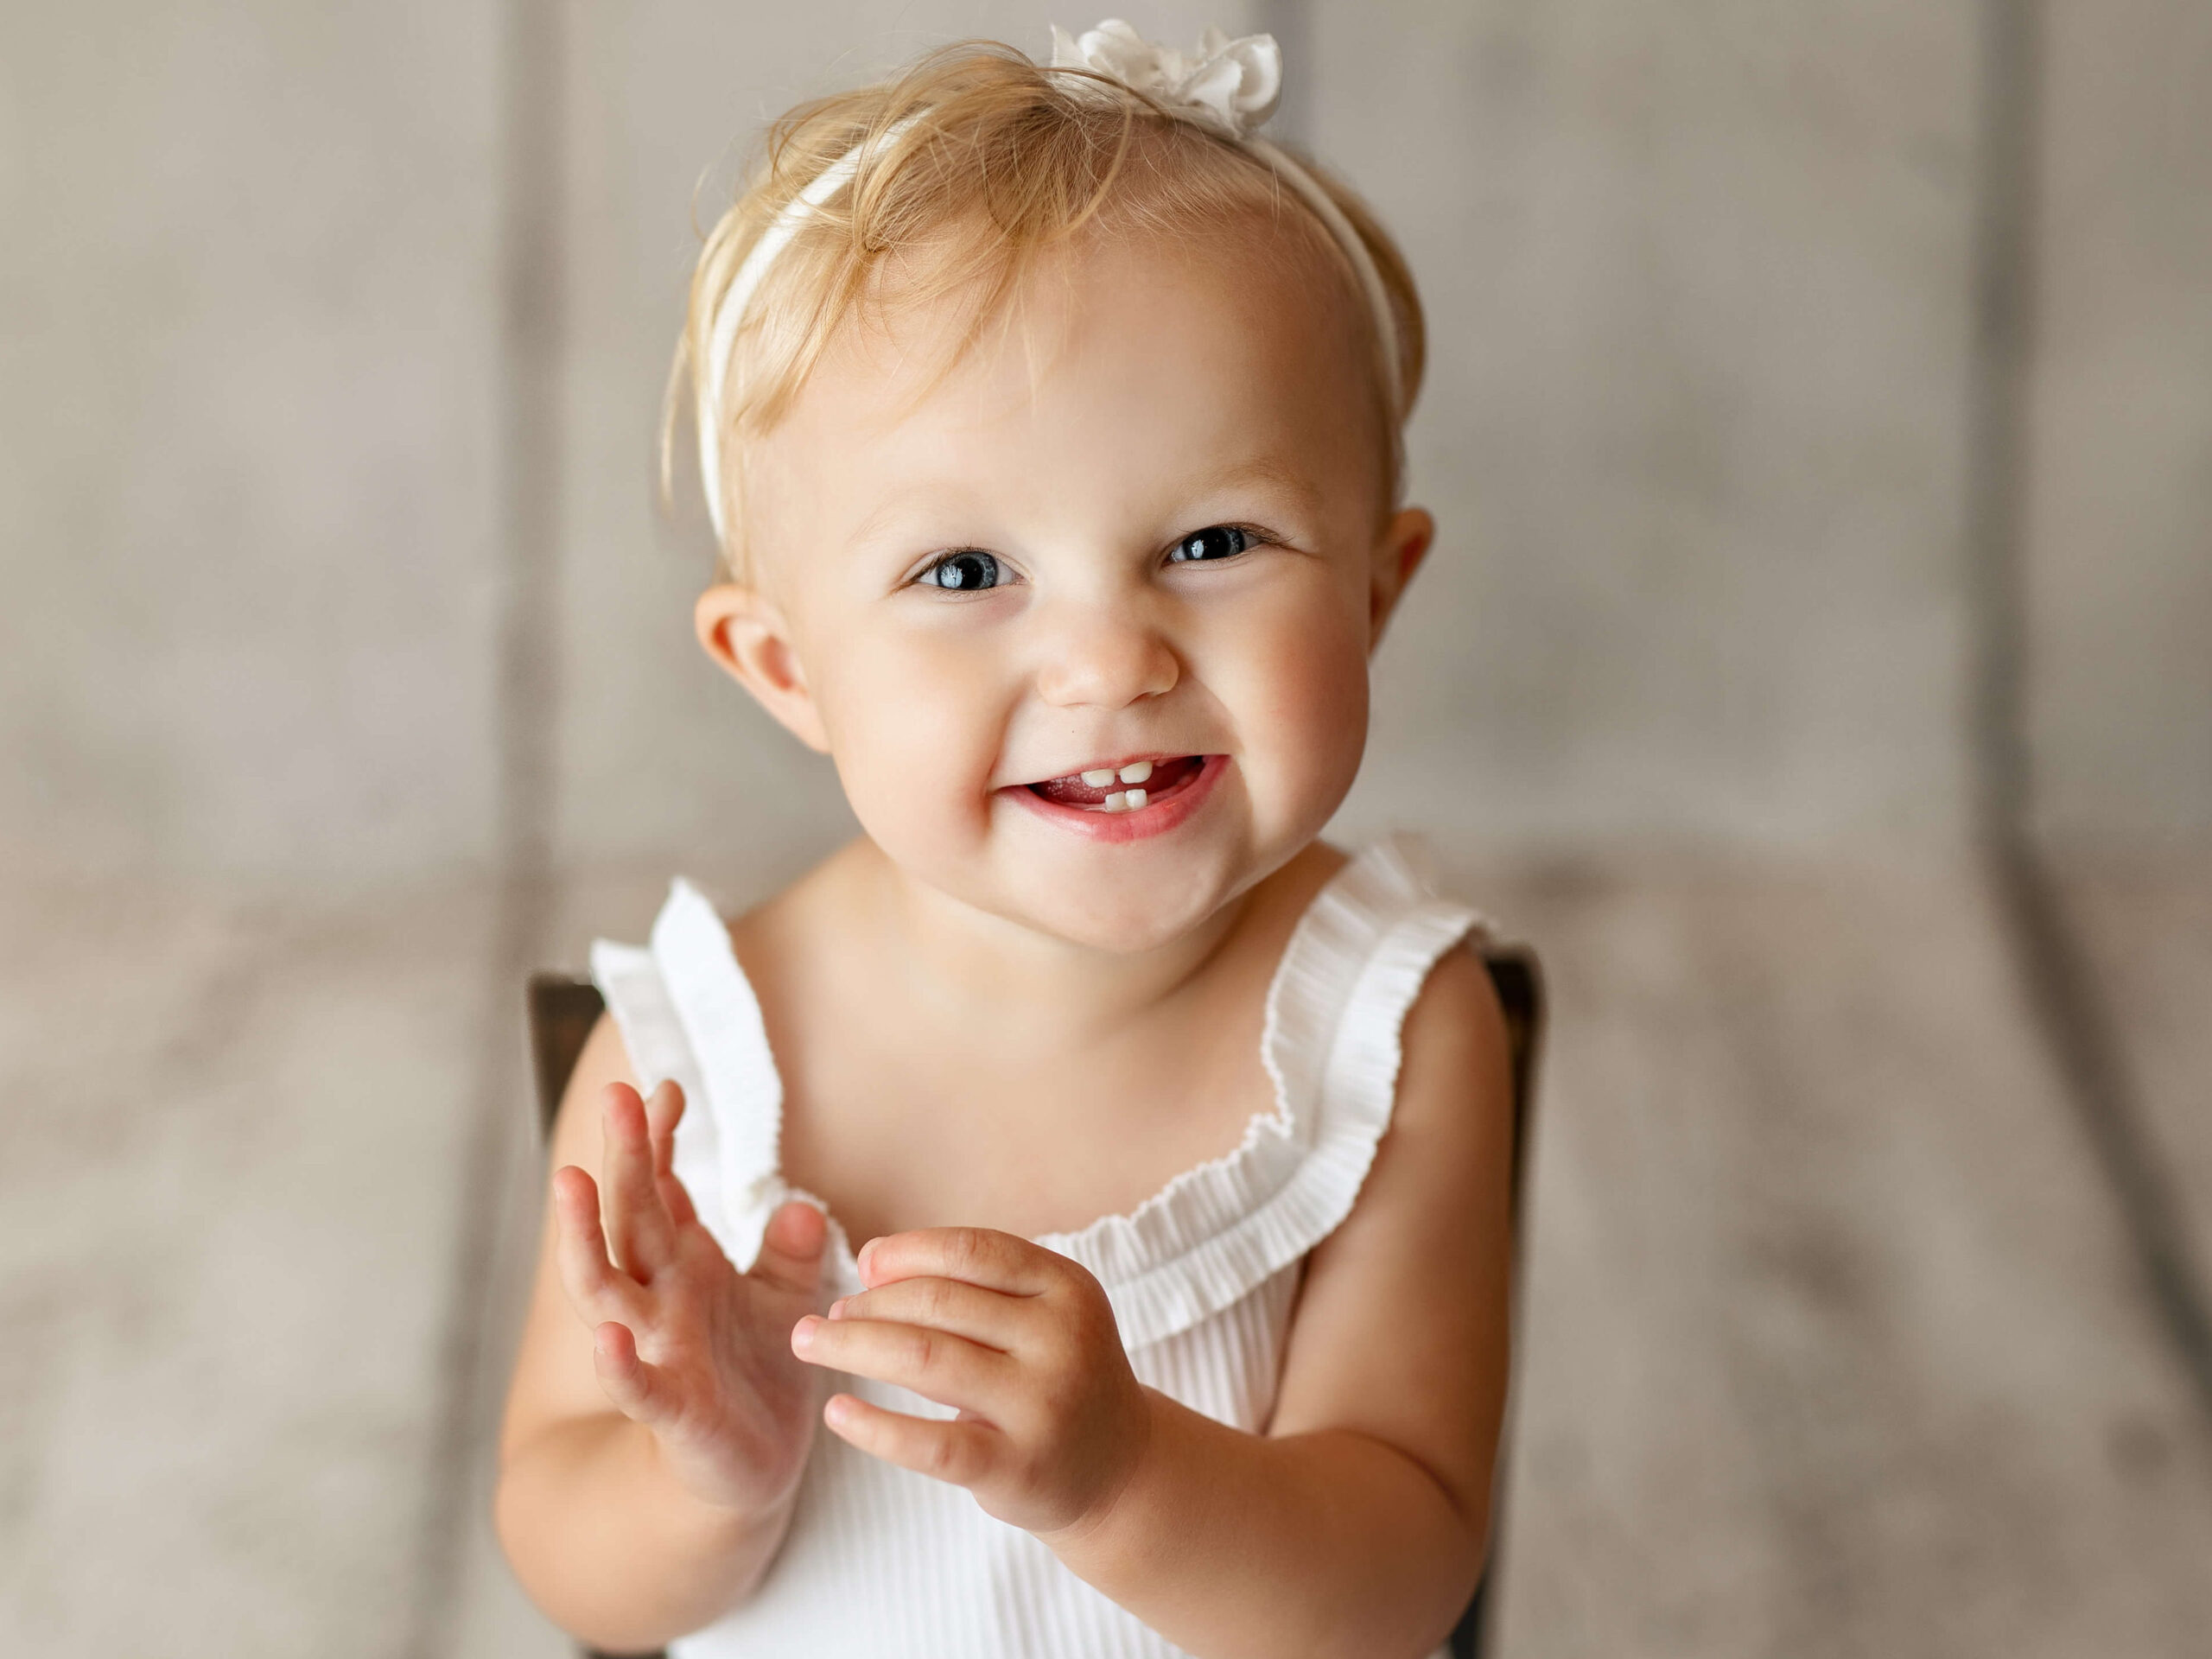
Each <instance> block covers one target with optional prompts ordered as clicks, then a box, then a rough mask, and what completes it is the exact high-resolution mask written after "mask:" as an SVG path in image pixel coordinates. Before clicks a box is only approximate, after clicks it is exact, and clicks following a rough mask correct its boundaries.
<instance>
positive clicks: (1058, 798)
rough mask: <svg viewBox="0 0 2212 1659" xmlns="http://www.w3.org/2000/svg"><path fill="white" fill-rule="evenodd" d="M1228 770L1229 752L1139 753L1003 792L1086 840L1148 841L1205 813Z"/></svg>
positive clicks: (1015, 786)
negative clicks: (1207, 801) (1215, 788)
mask: <svg viewBox="0 0 2212 1659" xmlns="http://www.w3.org/2000/svg"><path fill="white" fill-rule="evenodd" d="M1228 766H1229V757H1228V756H1227V755H1225V754H1150V755H1135V756H1131V757H1129V758H1128V759H1126V760H1103V761H1101V762H1099V763H1098V764H1097V765H1096V766H1086V767H1084V769H1083V770H1082V771H1081V772H1068V773H1067V774H1065V776H1063V777H1058V778H1046V779H1042V780H1041V781H1039V782H1037V783H1033V784H1014V785H1009V786H1007V788H1006V789H1004V790H1002V791H1001V794H1002V795H1004V796H1007V797H1010V798H1012V799H1013V800H1014V801H1015V802H1016V803H1018V804H1020V805H1022V806H1025V807H1027V808H1028V809H1029V810H1030V811H1032V812H1033V813H1035V814H1036V815H1037V816H1038V817H1040V818H1042V819H1043V820H1044V821H1045V822H1046V823H1050V824H1052V825H1053V826H1054V827H1056V828H1058V829H1065V830H1068V831H1070V832H1071V833H1073V834H1075V835H1078V836H1083V837H1084V838H1085V839H1086V840H1090V841H1093V842H1109V843H1115V844H1119V843H1122V842H1136V841H1150V840H1152V839H1153V838H1154V836H1164V835H1166V834H1167V833H1168V832H1169V831H1170V830H1173V829H1179V828H1180V827H1181V826H1182V825H1184V824H1185V823H1189V822H1190V820H1191V818H1192V816H1193V815H1194V814H1196V813H1198V811H1200V810H1203V809H1204V807H1205V803H1206V800H1207V799H1208V798H1209V797H1211V795H1212V793H1213V786H1214V785H1215V784H1217V782H1219V781H1220V779H1221V776H1222V774H1223V772H1224V771H1226V770H1227V769H1228Z"/></svg>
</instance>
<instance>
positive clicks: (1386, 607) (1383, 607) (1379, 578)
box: [1367, 507, 1436, 651]
mask: <svg viewBox="0 0 2212 1659" xmlns="http://www.w3.org/2000/svg"><path fill="white" fill-rule="evenodd" d="M1435 540H1436V520H1435V519H1433V518H1430V517H1429V516H1428V512H1427V509H1426V508H1423V507H1407V508H1404V509H1402V510H1401V511H1400V512H1396V513H1394V514H1393V515H1392V516H1391V518H1390V522H1389V524H1385V525H1384V526H1383V535H1382V537H1381V538H1380V539H1379V540H1378V541H1376V543H1375V561H1374V565H1373V568H1372V569H1370V572H1369V575H1368V586H1367V648H1368V649H1369V650H1370V651H1372V650H1374V648H1375V647H1376V645H1378V644H1379V643H1381V641H1382V639H1383V627H1384V626H1385V625H1386V624H1387V623H1389V620H1390V613H1391V612H1393V611H1395V609H1397V607H1398V601H1399V599H1400V598H1401V597H1402V595H1403V594H1404V593H1405V591H1406V584H1407V583H1408V582H1411V581H1412V580H1413V579H1414V571H1416V570H1418V569H1421V561H1422V560H1423V559H1425V558H1427V556H1428V550H1429V546H1430V544H1431V543H1433V542H1434V541H1435Z"/></svg>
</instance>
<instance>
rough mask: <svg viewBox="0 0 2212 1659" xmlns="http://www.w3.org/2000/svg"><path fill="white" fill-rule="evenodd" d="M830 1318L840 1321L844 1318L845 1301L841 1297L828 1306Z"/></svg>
mask: <svg viewBox="0 0 2212 1659" xmlns="http://www.w3.org/2000/svg"><path fill="white" fill-rule="evenodd" d="M829 1317H830V1318H831V1319H843V1318H844V1317H845V1299H844V1298H843V1297H842V1296H840V1297H839V1298H838V1299H837V1300H836V1301H834V1302H832V1303H830V1304H829Z"/></svg>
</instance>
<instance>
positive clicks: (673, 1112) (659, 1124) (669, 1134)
mask: <svg viewBox="0 0 2212 1659" xmlns="http://www.w3.org/2000/svg"><path fill="white" fill-rule="evenodd" d="M680 1122H683V1084H680V1083H678V1082H677V1080H676V1079H675V1078H674V1077H664V1078H662V1079H661V1084H660V1086H659V1087H658V1089H655V1090H653V1091H652V1094H650V1095H648V1096H645V1131H646V1133H647V1135H649V1136H650V1137H651V1138H652V1147H653V1169H654V1170H655V1172H656V1173H659V1174H662V1175H666V1174H668V1173H671V1171H672V1170H673V1169H674V1168H675V1166H676V1126H677V1124H678V1123H680Z"/></svg>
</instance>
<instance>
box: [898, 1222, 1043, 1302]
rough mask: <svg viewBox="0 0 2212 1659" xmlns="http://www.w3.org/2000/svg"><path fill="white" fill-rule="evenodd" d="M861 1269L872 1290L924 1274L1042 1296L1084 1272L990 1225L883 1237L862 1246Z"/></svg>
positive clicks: (939, 1228)
mask: <svg viewBox="0 0 2212 1659" xmlns="http://www.w3.org/2000/svg"><path fill="white" fill-rule="evenodd" d="M859 1266H860V1270H861V1283H863V1284H865V1285H867V1286H868V1287H870V1288H874V1287H876V1286H878V1285H885V1284H888V1283H890V1282H891V1281H893V1280H894V1279H911V1278H914V1277H917V1276H918V1275H925V1274H926V1275H929V1276H932V1277H936V1278H941V1279H964V1280H966V1281H968V1282H969V1284H971V1285H981V1286H982V1287H984V1288H985V1289H987V1290H1002V1291H1006V1292H1007V1293H1009V1294H1013V1295H1016V1296H1035V1295H1040V1294H1043V1293H1044V1292H1046V1291H1047V1290H1050V1289H1052V1288H1053V1287H1055V1286H1057V1285H1058V1284H1060V1283H1061V1282H1063V1281H1064V1280H1065V1276H1066V1274H1067V1273H1068V1270H1069V1269H1071V1268H1074V1269H1075V1271H1077V1272H1081V1271H1082V1269H1081V1268H1076V1265H1075V1263H1074V1262H1071V1261H1069V1260H1068V1258H1067V1257H1065V1256H1064V1255H1058V1253H1056V1252H1054V1251H1052V1250H1048V1249H1046V1248H1045V1247H1044V1246H1043V1245H1041V1244H1039V1243H1033V1242H1032V1241H1031V1240H1029V1239H1026V1238H1021V1237H1019V1236H1016V1235H1014V1234H1013V1233H1002V1232H999V1231H997V1230H995V1229H993V1228H989V1227H923V1228H918V1229H916V1230H914V1231H912V1232H906V1233H887V1234H885V1235H884V1236H882V1237H880V1238H872V1239H870V1240H868V1243H865V1244H863V1245H862V1246H861V1253H860V1258H859Z"/></svg>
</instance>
